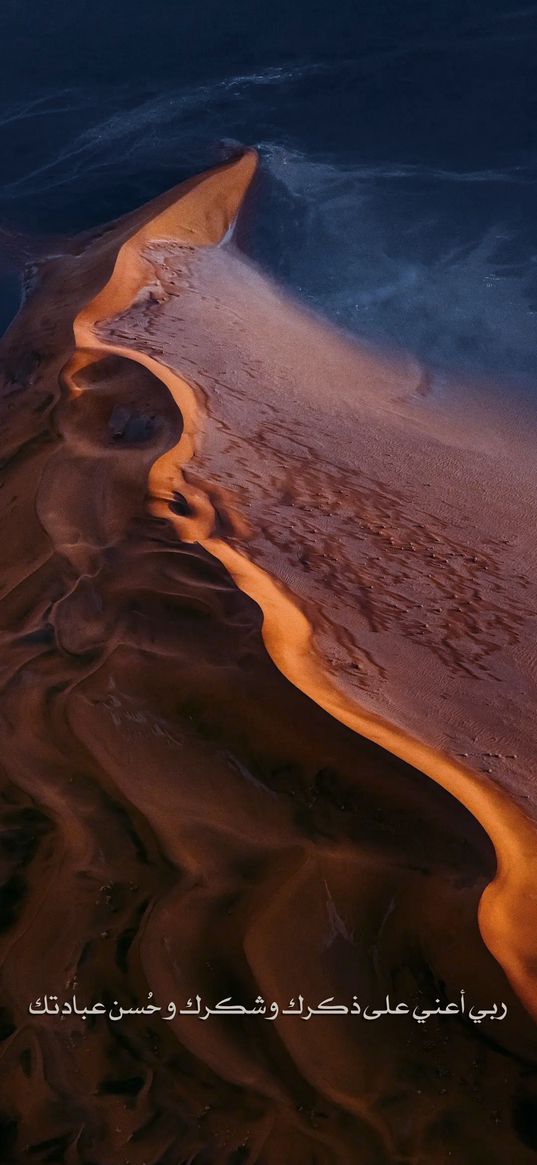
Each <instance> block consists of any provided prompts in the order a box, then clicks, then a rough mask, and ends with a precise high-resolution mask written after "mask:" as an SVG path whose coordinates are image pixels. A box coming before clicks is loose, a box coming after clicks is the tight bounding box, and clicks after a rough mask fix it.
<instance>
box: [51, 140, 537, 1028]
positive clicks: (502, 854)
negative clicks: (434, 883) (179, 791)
mask: <svg viewBox="0 0 537 1165" xmlns="http://www.w3.org/2000/svg"><path fill="white" fill-rule="evenodd" d="M255 165H256V162H255V154H254V153H252V152H249V153H246V154H245V155H244V156H243V158H242V159H241V160H240V161H239V162H236V163H235V164H234V165H232V166H231V167H230V168H229V169H227V170H225V171H224V172H223V173H220V172H219V173H218V174H217V175H216V176H213V177H209V178H207V179H205V183H203V182H202V194H201V198H200V195H199V188H194V190H189V191H188V193H187V194H186V195H183V196H182V197H181V198H180V200H179V201H178V202H173V203H172V205H171V207H170V208H168V209H166V210H164V211H162V212H161V213H160V214H157V215H156V216H155V217H154V218H152V219H150V220H149V222H148V223H146V224H145V225H144V226H143V227H142V228H141V229H140V230H139V231H137V232H135V233H134V235H133V236H131V237H130V238H129V239H128V240H127V241H126V242H125V243H124V244H123V246H122V247H121V248H120V250H119V253H118V258H117V260H116V263H115V265H114V270H113V272H112V275H111V277H110V279H109V281H108V283H107V284H106V285H105V287H104V288H103V289H102V290H101V291H100V292H99V294H98V295H97V296H96V298H95V299H93V300H92V301H91V302H90V303H89V304H87V305H86V306H85V307H84V309H83V310H82V312H81V313H79V315H78V316H77V318H76V319H75V322H74V335H75V342H76V345H77V354H76V356H75V358H74V363H71V364H70V365H69V367H68V368H67V369H65V371H64V376H65V378H66V380H67V382H68V383H69V384H70V386H71V390H72V391H73V392H75V393H76V392H79V391H81V390H80V389H78V388H77V387H76V373H78V372H79V371H80V370H81V368H83V367H85V363H84V362H85V361H86V360H87V362H88V363H90V362H91V360H94V359H95V357H96V356H98V354H99V353H101V352H109V353H114V354H115V355H118V356H124V357H127V358H129V359H131V360H135V361H138V362H140V363H141V364H143V365H144V367H146V368H147V369H148V370H149V371H150V372H152V373H153V374H154V375H155V376H157V377H159V378H160V379H161V380H162V382H163V383H164V384H165V385H166V387H167V388H168V389H169V391H170V392H171V394H172V397H173V399H174V400H175V402H176V403H177V405H178V406H179V408H180V411H181V415H182V417H183V425H184V428H183V433H182V435H181V439H180V442H179V444H178V446H177V447H176V448H175V449H174V450H173V451H171V452H170V453H168V454H166V455H165V456H164V458H162V459H160V460H159V461H158V462H156V464H155V465H154V467H153V469H152V471H151V474H150V479H149V492H150V497H151V500H152V504H153V508H154V512H155V513H156V514H158V515H159V516H162V517H168V520H171V521H173V523H174V525H175V526H176V528H177V531H178V534H179V536H180V537H181V538H182V539H183V540H186V541H192V542H198V543H200V545H202V546H204V547H205V549H207V550H208V551H209V552H210V553H211V554H213V555H214V556H215V557H216V558H218V559H219V561H220V562H221V563H222V564H223V566H225V567H226V569H227V570H228V571H229V573H230V574H231V576H232V577H233V578H234V579H235V581H236V583H237V585H238V586H239V587H240V589H241V590H243V591H244V592H245V593H246V594H248V595H249V596H250V598H252V599H253V600H254V601H256V602H257V603H258V604H259V606H260V607H261V610H262V611H263V639H264V642H265V645H266V647H267V649H268V651H269V654H270V655H271V657H272V659H273V660H274V662H275V663H276V665H277V667H278V668H279V669H280V670H281V671H282V673H283V674H284V675H285V676H286V678H287V679H289V680H291V682H292V683H294V684H295V685H296V686H297V687H298V688H300V689H301V690H302V691H303V692H304V693H305V694H306V695H308V696H310V697H311V698H312V699H314V700H315V702H316V703H318V704H319V705H320V706H321V707H322V708H323V709H324V710H325V711H327V712H329V713H330V715H332V716H335V717H336V719H338V720H339V721H340V722H341V723H343V724H345V725H346V726H347V727H349V728H352V729H353V730H355V731H356V732H358V733H360V734H361V735H363V736H366V737H367V738H368V739H370V740H372V741H374V742H375V743H378V744H380V745H382V746H383V747H384V748H386V749H388V750H389V751H390V752H392V753H394V755H396V756H398V757H399V758H400V759H401V760H404V761H406V762H407V763H409V764H411V765H414V766H415V767H416V768H418V769H420V770H421V771H422V772H424V773H426V774H427V776H429V777H431V778H432V779H433V780H435V781H437V782H438V783H439V784H441V785H442V786H443V787H444V788H445V789H447V790H448V791H449V792H451V793H453V794H454V796H456V797H457V798H458V799H459V800H460V801H461V802H462V804H463V805H465V807H466V808H468V809H469V810H470V811H471V812H472V813H473V814H474V815H475V817H476V818H477V820H478V821H479V822H480V824H481V825H482V826H483V827H484V828H485V830H486V831H487V833H488V834H489V836H490V838H491V840H492V842H493V844H494V847H495V851H496V856H497V861H498V871H497V874H496V877H495V879H494V881H493V882H492V883H491V885H490V886H489V887H488V888H487V890H486V892H485V894H484V895H483V898H482V900H481V903H480V909H479V920H480V927H481V932H482V934H483V937H484V939H485V941H486V943H487V945H488V947H489V949H490V950H491V951H492V953H493V954H494V955H495V957H496V958H497V959H498V961H499V962H500V963H501V965H502V966H503V968H504V970H505V971H506V973H507V974H508V976H509V978H510V980H511V982H512V984H513V986H514V987H515V990H516V991H517V992H518V993H519V995H520V997H521V998H522V999H523V1001H524V1003H525V1005H526V1006H527V1008H528V1010H530V1011H531V1012H532V1014H533V1015H537V985H536V980H535V972H534V967H535V961H536V955H537V947H536V942H535V932H536V911H537V907H536V906H534V905H533V903H534V894H533V890H532V887H533V884H534V879H535V872H536V866H537V829H536V826H535V824H534V823H533V822H532V821H530V820H529V819H528V818H527V817H526V816H525V815H524V814H523V813H522V812H521V811H520V810H519V809H518V807H517V806H516V805H514V804H513V803H512V801H510V799H509V798H508V797H507V796H506V795H505V794H504V793H503V792H502V790H500V789H498V788H497V787H494V786H493V785H492V784H488V783H486V782H483V780H482V779H480V778H479V777H478V776H477V775H476V774H475V773H473V772H472V771H471V770H470V769H467V768H465V766H464V765H463V764H455V763H454V762H453V760H452V759H451V758H450V757H448V756H446V755H442V753H440V752H439V751H438V750H434V749H432V748H430V747H428V746H427V744H426V743H425V742H422V741H419V740H416V739H413V738H412V737H411V736H409V735H408V734H406V733H405V732H404V731H402V730H401V729H397V728H395V727H393V726H391V725H390V724H389V723H387V722H383V720H382V719H381V718H380V717H378V716H374V715H372V714H371V713H370V714H367V713H366V712H365V711H364V710H361V709H359V708H357V707H356V704H355V703H354V702H351V701H350V700H349V699H347V698H346V697H345V694H344V693H343V692H341V691H340V690H338V689H337V687H336V686H335V685H334V684H332V683H331V682H330V678H329V676H328V675H327V674H326V671H325V670H324V669H323V666H322V660H321V659H320V658H319V657H318V656H317V654H316V652H315V649H314V644H313V634H312V627H311V624H310V623H309V622H308V619H307V617H306V616H305V614H304V612H303V611H302V610H301V609H300V606H299V604H298V603H297V602H296V600H295V599H294V598H293V596H292V595H291V594H290V593H289V591H288V590H286V589H285V588H283V587H282V586H281V584H279V583H278V580H276V579H274V578H271V577H270V576H267V573H266V572H265V571H263V570H260V569H259V568H257V567H256V566H255V564H254V563H252V562H250V561H249V560H248V558H247V556H246V555H245V553H244V552H241V551H238V550H237V549H236V548H235V547H234V546H230V545H229V544H228V543H227V542H226V541H224V540H223V539H222V538H218V537H215V536H214V534H213V529H214V526H215V512H214V508H213V506H212V505H211V503H210V499H209V498H208V497H207V495H206V494H204V493H203V491H200V490H193V489H192V488H191V487H189V486H188V485H186V484H185V481H184V479H183V480H182V484H181V490H182V492H183V493H184V495H185V497H186V498H187V501H188V504H189V506H190V509H191V511H192V516H189V517H188V518H187V519H184V518H177V517H175V516H174V517H172V518H171V519H170V518H169V511H168V509H167V503H168V502H169V501H170V500H171V499H172V497H173V489H174V483H175V487H176V486H177V481H176V474H177V469H178V467H179V466H180V467H181V468H182V469H184V468H185V467H187V466H188V463H189V462H190V460H191V458H192V457H193V456H194V455H195V448H196V440H197V439H199V438H200V437H201V433H202V424H203V423H202V420H201V418H200V416H199V407H198V404H197V401H196V397H195V394H194V393H193V391H192V389H191V388H190V386H189V385H188V383H187V382H186V381H185V379H184V378H183V377H182V376H180V375H178V374H177V373H176V372H175V371H174V370H173V369H171V368H169V367H166V366H164V365H163V364H160V363H159V361H158V360H156V359H155V358H153V357H150V356H149V355H148V354H147V353H141V352H139V351H137V350H136V349H135V348H129V347H127V346H122V345H119V344H115V343H112V342H110V341H109V340H106V341H105V340H103V339H102V336H101V335H96V332H95V325H96V324H98V323H99V321H101V320H103V319H106V318H111V317H112V316H117V315H118V314H120V313H121V312H122V311H125V310H126V309H127V308H129V307H130V306H131V304H132V302H133V300H135V298H136V296H137V295H139V294H140V292H141V291H142V290H143V289H144V288H147V287H148V286H149V288H151V284H152V283H153V282H154V270H153V268H152V266H151V264H150V262H149V261H148V260H147V259H144V257H143V248H144V246H145V245H146V244H147V243H148V242H149V241H151V240H152V239H153V240H154V239H157V240H160V239H162V238H170V239H173V240H174V241H180V242H186V243H188V245H189V246H211V245H214V244H215V243H219V242H221V241H222V239H223V237H224V236H225V235H226V234H227V233H228V231H229V229H230V227H231V225H232V223H233V221H234V219H235V217H236V215H237V214H238V210H239V207H240V205H241V202H242V201H243V199H244V196H245V194H246V191H247V188H248V186H249V184H250V182H251V180H252V177H253V174H254V172H255ZM204 185H205V188H206V189H205V190H204V189H203V187H204ZM204 195H205V197H204ZM191 200H192V201H193V203H194V206H195V216H194V219H193V221H191V220H190V201H191ZM207 205H208V210H209V213H207V209H206V207H207ZM201 216H204V217H202V218H201V221H200V217H201ZM159 501H164V503H165V507H166V508H164V507H162V506H159V504H158V503H159ZM235 533H236V530H234V531H233V534H235ZM525 901H527V902H528V905H527V907H526V910H527V913H528V916H527V917H526V918H525V917H524V905H523V904H524V902H525Z"/></svg>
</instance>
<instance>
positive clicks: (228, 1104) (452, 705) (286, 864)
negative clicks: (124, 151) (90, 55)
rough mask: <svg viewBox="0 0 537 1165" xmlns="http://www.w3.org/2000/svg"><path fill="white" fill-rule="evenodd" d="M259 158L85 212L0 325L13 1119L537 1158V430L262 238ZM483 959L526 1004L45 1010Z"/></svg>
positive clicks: (41, 1136)
mask: <svg viewBox="0 0 537 1165" xmlns="http://www.w3.org/2000/svg"><path fill="white" fill-rule="evenodd" d="M255 167H256V159H255V155H254V154H253V153H246V154H245V155H244V156H243V157H242V158H240V159H237V160H236V161H234V162H233V163H230V164H228V165H226V166H224V167H221V168H219V169H218V170H217V171H214V172H212V173H210V174H208V175H204V176H202V177H201V178H199V179H194V180H192V182H190V183H187V184H184V185H183V186H182V187H180V188H178V189H177V190H176V191H172V192H171V193H170V194H168V195H166V196H164V197H163V198H161V199H158V200H156V202H155V203H153V204H151V205H149V206H148V207H145V208H143V209H142V210H140V211H139V212H137V213H136V214H134V215H131V216H129V217H128V218H126V219H124V220H122V221H121V222H119V223H117V224H112V226H111V227H110V228H107V229H106V230H104V231H103V232H100V233H97V234H95V235H94V236H93V237H87V238H84V239H82V240H80V241H79V242H78V243H77V242H76V241H75V243H74V244H73V248H72V251H71V253H69V254H66V255H65V256H64V257H62V258H61V259H59V260H55V261H51V262H49V264H48V265H46V266H44V267H43V268H42V270H41V272H40V280H39V284H38V286H37V287H36V288H35V290H34V292H33V294H32V296H31V297H30V298H29V299H28V301H27V303H26V305H25V307H24V309H23V311H22V313H21V314H20V316H19V317H18V319H17V320H16V321H15V323H14V324H13V325H12V328H11V329H10V331H9V333H8V336H7V337H6V340H5V342H4V346H3V366H4V389H3V397H4V417H5V427H4V433H3V445H2V452H3V467H2V486H3V488H2V490H1V491H0V505H1V506H2V516H3V530H4V553H3V556H2V570H1V576H0V577H1V582H2V598H1V602H0V626H1V634H2V646H3V652H2V684H3V700H2V731H3V735H4V749H3V753H4V764H3V785H2V797H3V800H2V818H3V823H2V825H3V837H4V855H5V856H4V863H5V879H4V891H3V895H4V902H5V924H4V928H3V932H2V935H1V936H0V937H1V938H2V945H1V952H2V967H3V981H4V995H5V1001H6V1003H5V1006H6V1011H5V1025H4V1030H3V1031H2V1033H1V1034H2V1035H3V1036H4V1039H3V1042H2V1044H1V1045H0V1046H1V1048H2V1079H3V1095H4V1097H5V1100H4V1101H3V1104H2V1120H3V1124H2V1126H1V1128H2V1136H3V1152H4V1157H5V1159H6V1161H13V1162H17V1161H24V1160H36V1161H40V1160H43V1161H45V1160H51V1161H52V1160H58V1161H63V1160H65V1161H66V1162H84V1163H88V1165H90V1163H92V1162H98V1163H99V1165H108V1162H110V1163H112V1162H116V1161H121V1162H126V1163H127V1162H130V1163H131V1165H142V1163H143V1162H146V1161H151V1162H155V1165H156V1163H157V1162H162V1163H163V1165H167V1163H168V1162H170V1165H171V1163H172V1162H176V1161H184V1162H187V1161H192V1162H193V1161H199V1162H208V1163H210V1165H212V1163H213V1162H214V1163H215V1165H216V1163H219V1162H222V1163H224V1162H230V1163H231V1162H235V1163H238V1162H243V1163H244V1162H254V1161H255V1162H257V1161H259V1162H266V1163H270V1165H280V1163H281V1162H283V1161H285V1162H289V1163H290V1165H292V1163H295V1162H296V1163H297V1165H299V1163H302V1162H306V1161H308V1162H309V1161H317V1162H322V1163H324V1162H336V1161H338V1162H355V1161H358V1160H363V1161H365V1162H367V1165H376V1163H379V1165H380V1163H384V1162H386V1163H388V1162H389V1163H394V1165H395V1163H399V1162H401V1163H402V1162H403V1161H404V1162H413V1163H415V1165H418V1163H419V1165H437V1163H438V1165H440V1163H444V1162H447V1161H449V1160H452V1159H453V1160H456V1161H457V1162H458V1163H459V1165H466V1163H468V1165H474V1163H478V1162H481V1161H483V1162H487V1165H488V1163H489V1162H491V1163H495V1162H498V1165H499V1163H500V1162H502V1163H503V1162H505V1161H506V1160H509V1161H513V1162H520V1163H524V1165H525V1163H526V1162H528V1163H529V1162H531V1161H533V1160H535V1152H536V1149H537V1139H536V1138H535V1132H534V1127H535V1126H534V1114H535V1108H536V1101H535V1091H534V1090H535V1071H536V1069H535V1063H536V1057H537V1043H536V1039H535V1026H534V1023H533V1021H532V1019H531V1018H530V1017H531V1015H535V1013H536V1012H537V991H536V987H535V974H536V972H535V968H536V966H537V961H536V956H537V939H536V937H535V935H536V933H537V929H536V912H537V901H536V898H535V890H534V885H535V877H534V875H535V865H536V862H537V857H536V853H537V850H536V845H535V838H536V826H535V819H536V806H535V793H534V788H533V783H532V758H533V755H534V754H535V748H534V744H535V742H534V735H535V727H534V723H533V721H532V715H531V711H532V707H533V705H534V698H535V654H536V653H535V648H536V643H535V616H534V611H535V593H534V591H535V584H534V579H535V577H536V576H535V569H534V566H535V563H534V558H535V548H534V538H533V530H532V522H531V516H532V514H533V513H534V507H535V500H536V499H535V496H534V495H535V490H536V486H535V483H534V480H533V475H532V463H531V454H532V449H531V434H530V433H529V432H528V431H527V430H523V431H522V433H521V432H519V431H518V430H517V427H516V424H515V423H514V422H513V420H512V418H511V417H510V416H509V414H508V412H507V410H505V416H503V415H492V413H491V411H490V406H489V408H487V407H485V403H484V401H483V400H482V399H481V398H480V396H479V393H478V392H477V390H474V389H473V388H472V387H471V386H469V387H466V386H464V387H461V388H460V389H459V391H458V392H454V393H453V394H449V395H448V394H446V395H445V397H444V396H442V394H441V393H440V394H439V393H438V392H436V391H435V389H434V384H432V382H431V378H430V377H429V376H428V375H427V372H426V371H425V370H424V369H422V368H421V367H419V366H418V365H417V364H416V363H415V362H414V361H413V360H412V359H410V358H408V359H402V358H398V359H395V358H388V357H387V356H386V355H384V354H379V353H375V352H372V351H370V350H366V349H365V348H362V347H360V346H359V345H356V344H354V343H351V342H350V341H348V340H347V339H346V338H345V337H343V336H340V335H339V334H337V333H336V332H334V331H333V330H331V329H329V328H328V327H326V326H325V325H324V324H323V323H322V322H321V321H319V320H318V319H316V318H315V317H313V316H310V315H309V314H308V313H307V312H305V311H303V310H302V309H299V308H298V307H297V306H296V305H294V304H292V303H290V302H289V301H288V300H287V299H286V298H284V297H283V296H282V294H281V292H280V291H279V290H278V289H277V288H275V287H273V286H272V285H271V284H270V283H269V282H268V281H267V280H266V279H265V278H264V277H263V276H262V275H261V273H259V272H258V271H256V270H255V269H253V268H252V267H251V266H249V265H248V264H247V263H246V262H245V260H244V259H243V258H242V256H241V254H240V252H239V251H238V249H237V247H236V245H235V243H234V241H233V238H232V237H231V232H230V228H231V227H232V226H233V224H234V222H235V219H236V215H237V213H238V212H239V210H240V207H241V204H242V202H243V200H244V198H245V197H246V196H247V194H248V191H249V188H250V185H251V182H252V179H253V177H254V175H255ZM253 201H254V202H255V196H254V197H253ZM461 987H464V988H465V989H466V991H467V993H468V994H469V995H471V996H473V997H474V998H475V999H476V1001H477V1002H480V1003H481V1004H482V1005H483V1006H487V1005H492V1003H493V1002H494V1001H495V1000H499V999H502V1000H505V1001H506V1003H507V1004H508V1009H509V1011H508V1018H507V1019H506V1020H505V1022H503V1023H502V1024H492V1023H490V1024H488V1025H487V1024H483V1026H482V1027H481V1026H479V1027H477V1026H476V1025H475V1024H472V1023H470V1022H468V1021H467V1019H464V1018H461V1019H458V1020H457V1021H456V1022H451V1021H450V1022H449V1024H448V1023H447V1021H446V1020H445V1019H444V1020H442V1019H441V1018H439V1017H438V1018H436V1019H434V1018H433V1019H431V1020H430V1021H429V1023H428V1025H427V1027H426V1028H422V1027H420V1026H418V1025H416V1024H413V1023H412V1022H411V1021H410V1020H405V1021H404V1022H403V1021H401V1020H400V1019H399V1018H396V1019H395V1018H394V1019H393V1020H391V1019H384V1020H382V1021H381V1022H379V1023H378V1024H372V1025H371V1026H370V1027H369V1026H368V1025H364V1024H362V1025H361V1026H359V1027H357V1025H356V1022H355V1021H354V1022H353V1020H352V1019H351V1018H348V1019H345V1018H339V1017H338V1018H337V1019H336V1018H333V1019H321V1018H319V1017H317V1018H315V1019H314V1020H312V1021H311V1022H310V1023H307V1024H304V1023H303V1022H302V1021H301V1020H299V1019H296V1020H294V1019H287V1020H284V1019H283V1018H280V1019H278V1020H276V1021H275V1022H274V1023H273V1024H272V1023H271V1024H267V1023H264V1022H263V1021H262V1020H249V1021H248V1023H247V1024H246V1025H245V1022H244V1021H242V1020H237V1021H234V1020H229V1019H228V1020H216V1019H215V1020H214V1021H211V1022H210V1023H204V1024H202V1023H199V1022H198V1023H196V1021H194V1020H192V1019H189V1018H181V1017H177V1019H176V1020H175V1021H173V1023H171V1024H170V1025H166V1027H165V1030H163V1029H164V1025H163V1024H162V1023H161V1024H160V1025H156V1024H155V1023H151V1022H147V1021H145V1020H142V1019H139V1020H136V1019H132V1020H131V1021H129V1023H127V1022H125V1024H122V1025H114V1024H111V1023H109V1022H106V1021H105V1020H101V1019H97V1020H95V1021H88V1022H85V1023H83V1022H82V1021H78V1020H76V1019H69V1018H66V1019H63V1020H61V1022H60V1021H58V1020H54V1019H46V1018H43V1019H42V1021H41V1022H40V1021H39V1020H37V1021H36V1019H35V1018H29V1017H28V1014H27V1009H28V1003H29V1002H30V1001H31V1000H32V999H34V998H35V997H37V996H38V995H40V994H42V993H43V992H44V991H49V992H56V993H62V992H66V991H72V990H73V989H75V988H76V990H77V991H79V992H80V994H81V996H83V997H85V998H106V999H108V998H110V999H113V998H124V997H125V998H128V999H130V998H132V999H133V1000H135V999H143V998H145V997H146V995H147V991H148V990H152V991H153V992H154V994H155V996H156V997H158V998H162V999H166V1000H167V999H171V998H178V999H186V998H187V997H188V995H189V994H194V995H195V994H196V993H197V992H201V993H203V992H204V993H206V994H207V995H208V996H211V995H212V996H213V997H214V995H215V994H216V995H217V996H218V997H219V998H221V997H223V996H224V995H226V994H234V995H237V996H238V997H239V998H245V999H250V998H251V999H254V998H255V997H256V995H258V994H262V995H263V996H264V997H266V998H267V999H272V998H279V999H283V1000H287V999H289V998H290V997H291V996H293V995H297V994H298V993H302V994H304V995H311V996H312V998H316V999H318V998H321V997H326V996H329V995H335V996H338V995H339V996H341V995H344V996H348V995H349V994H350V995H352V994H353V993H357V994H359V995H361V996H362V997H363V998H364V999H367V1001H370V1002H371V1004H372V1005H377V1006H381V1005H382V1000H383V998H384V997H385V995H386V992H387V991H390V992H392V993H394V996H398V997H404V998H406V999H407V1000H411V1001H412V1002H413V1003H415V1002H419V1001H420V1000H421V1001H423V1002H424V1003H425V1004H426V1002H427V1001H433V1002H434V999H435V998H436V997H437V996H438V997H440V998H441V999H453V998H456V997H457V995H458V992H459V991H460V989H461ZM248 1024H249V1025H250V1026H248Z"/></svg>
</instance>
